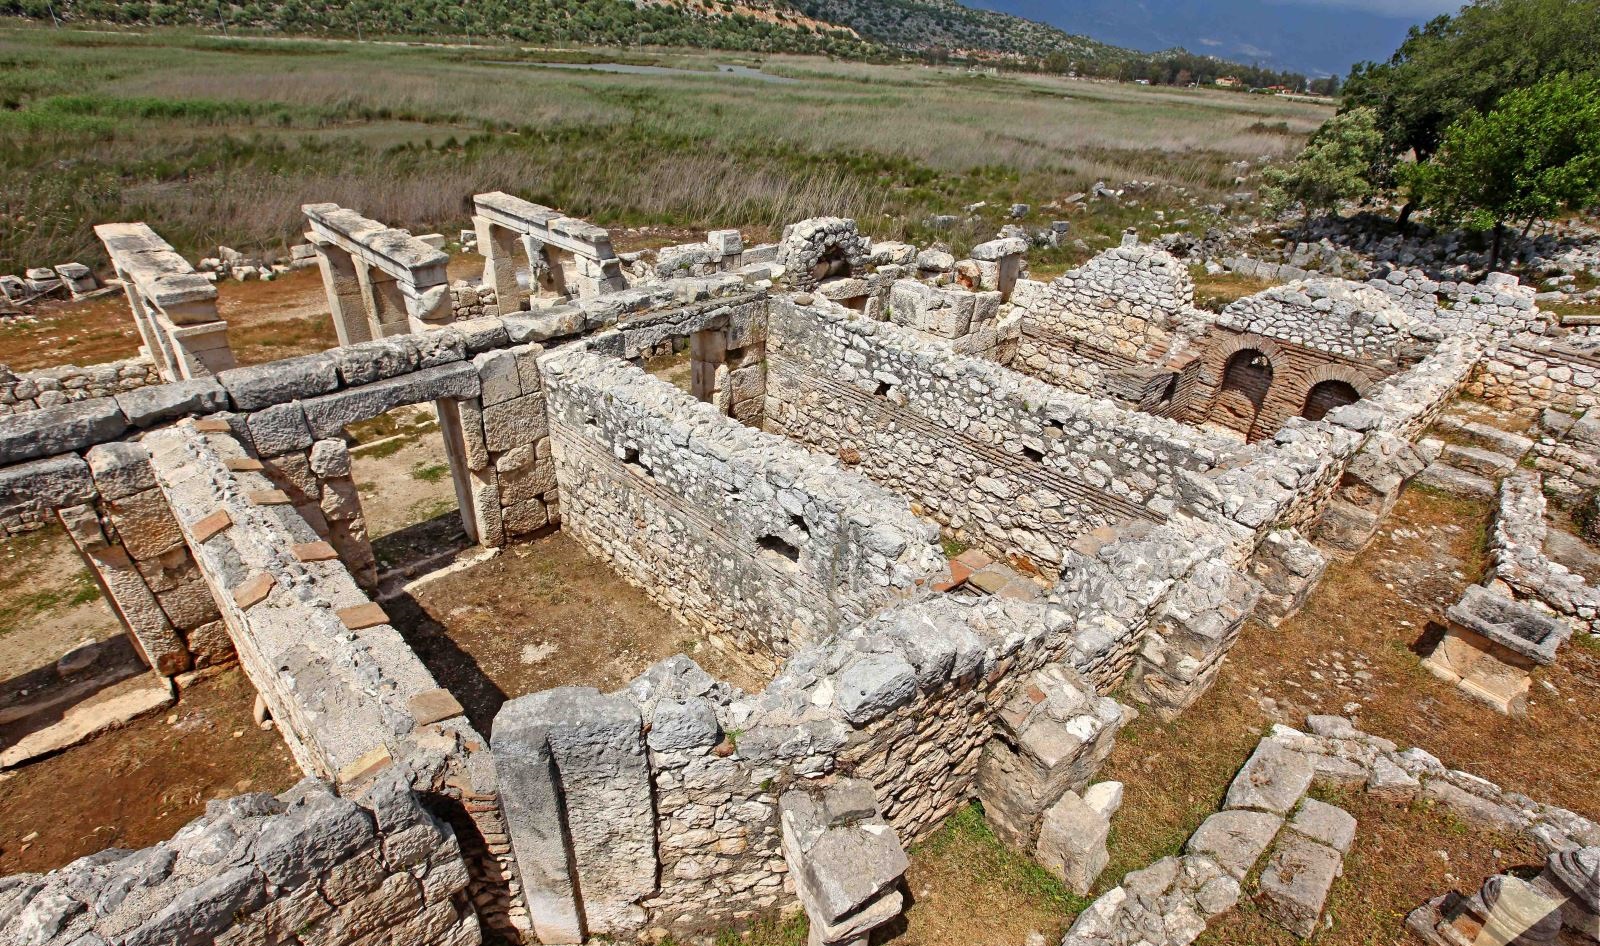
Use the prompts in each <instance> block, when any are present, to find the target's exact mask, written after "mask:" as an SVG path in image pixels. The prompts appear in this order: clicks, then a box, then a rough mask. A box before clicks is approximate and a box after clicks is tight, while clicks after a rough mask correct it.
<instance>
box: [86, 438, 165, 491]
mask: <svg viewBox="0 0 1600 946" xmlns="http://www.w3.org/2000/svg"><path fill="white" fill-rule="evenodd" d="M83 458H84V459H85V460H87V461H88V462H89V470H90V472H91V473H93V474H94V485H95V487H96V488H97V489H98V490H99V491H100V498H101V499H102V500H114V499H121V498H123V497H124V496H128V495H131V494H133V493H138V492H142V491H144V490H147V489H155V486H156V474H155V471H154V470H152V469H151V468H150V451H149V450H146V449H145V448H144V446H143V445H141V444H137V443H127V442H116V443H103V444H100V445H99V446H97V447H94V448H92V449H90V450H89V452H88V453H86V454H84V457H83Z"/></svg>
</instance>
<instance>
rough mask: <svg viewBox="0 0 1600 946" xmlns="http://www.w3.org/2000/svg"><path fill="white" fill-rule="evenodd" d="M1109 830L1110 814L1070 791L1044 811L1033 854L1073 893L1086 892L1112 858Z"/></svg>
mask: <svg viewBox="0 0 1600 946" xmlns="http://www.w3.org/2000/svg"><path fill="white" fill-rule="evenodd" d="M1110 833H1111V819H1110V818H1109V817H1107V816H1106V815H1105V814H1104V813H1102V812H1100V811H1097V810H1095V809H1094V808H1091V807H1090V806H1089V805H1088V804H1086V803H1085V802H1084V800H1083V799H1082V798H1079V797H1078V795H1077V794H1076V793H1074V792H1067V793H1066V794H1064V795H1062V796H1061V799H1060V800H1059V801H1057V802H1056V803H1055V804H1054V805H1051V806H1050V808H1049V809H1048V810H1046V811H1045V813H1044V819H1043V821H1042V823H1041V824H1040V827H1039V846H1038V848H1037V849H1036V851H1035V853H1034V857H1035V858H1036V859H1037V860H1038V861H1039V863H1040V864H1041V865H1043V866H1044V868H1045V869H1046V870H1048V871H1050V872H1051V873H1053V874H1055V875H1056V876H1057V877H1060V878H1061V879H1062V880H1063V881H1064V882H1065V883H1066V885H1067V888H1068V889H1070V890H1071V891H1072V892H1073V893H1075V894H1077V895H1078V896H1080V897H1081V896H1085V895H1086V894H1088V892H1089V890H1090V888H1092V887H1093V886H1094V882H1095V879H1096V878H1097V877H1099V876H1100V872H1101V871H1103V870H1105V868H1106V864H1107V863H1108V862H1109V861H1110V859H1111V855H1110V853H1109V852H1108V851H1107V850H1106V839H1107V838H1108V837H1109V836H1110Z"/></svg>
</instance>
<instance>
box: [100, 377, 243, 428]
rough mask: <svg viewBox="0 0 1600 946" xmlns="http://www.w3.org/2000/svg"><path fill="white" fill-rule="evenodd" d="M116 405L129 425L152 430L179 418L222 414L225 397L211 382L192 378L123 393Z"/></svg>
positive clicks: (226, 406)
mask: <svg viewBox="0 0 1600 946" xmlns="http://www.w3.org/2000/svg"><path fill="white" fill-rule="evenodd" d="M116 402H117V407H118V408H120V409H121V410H122V413H123V414H124V415H125V416H126V417H127V418H128V423H129V424H132V425H133V426H135V427H154V426H155V425H156V424H160V423H164V422H166V421H169V420H176V419H178V418H180V417H188V416H193V415H198V414H211V413H214V412H216V411H225V410H227V409H228V394H227V392H226V391H224V390H223V389H222V385H220V384H218V383H217V381H216V379H215V378H192V379H190V380H187V381H173V382H171V383H169V384H157V385H153V386H151V387H147V388H139V389H138V390H136V391H127V392H124V393H122V394H118V395H117V396H116Z"/></svg>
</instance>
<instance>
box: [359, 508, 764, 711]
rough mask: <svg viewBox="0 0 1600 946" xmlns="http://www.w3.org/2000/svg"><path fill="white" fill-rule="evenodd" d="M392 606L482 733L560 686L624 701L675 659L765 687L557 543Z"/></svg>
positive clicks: (444, 581)
mask: <svg viewBox="0 0 1600 946" xmlns="http://www.w3.org/2000/svg"><path fill="white" fill-rule="evenodd" d="M384 607H385V609H386V610H388V612H389V614H390V616H391V617H392V618H393V619H394V620H395V624H396V626H397V627H399V628H400V629H401V631H402V632H403V633H404V634H405V635H406V639H407V640H408V641H410V642H411V645H412V647H414V648H415V649H416V651H417V653H418V655H419V656H421V657H422V660H423V662H424V663H426V664H427V665H428V667H429V669H431V670H432V671H433V673H434V676H435V677H437V678H438V679H439V682H440V684H441V685H443V686H444V687H446V688H448V689H449V690H450V691H451V692H452V693H454V694H455V695H456V698H457V699H459V700H460V701H461V703H462V705H463V706H465V707H466V709H467V715H468V717H469V718H471V720H472V722H473V725H475V726H477V727H478V728H479V731H480V732H483V733H485V734H487V733H488V732H489V731H490V723H491V722H492V721H493V719H494V714H495V713H496V712H497V711H498V710H499V709H500V704H501V703H504V702H505V701H506V700H507V699H509V698H514V697H517V696H522V695H525V694H528V693H533V692H536V691H538V690H543V689H548V688H550V687H558V686H592V687H597V688H599V689H600V690H603V691H610V690H615V689H617V688H619V687H621V686H623V685H624V684H626V683H628V682H629V681H631V680H632V679H633V678H634V677H636V676H638V675H639V674H640V673H641V672H643V671H644V670H645V669H646V668H647V667H649V666H650V665H651V664H654V663H656V662H657V661H659V660H663V659H665V658H667V657H670V656H672V655H674V654H678V653H686V654H689V655H690V656H692V657H693V658H694V659H695V660H697V661H699V663H700V665H701V666H702V667H704V668H705V669H706V670H707V671H708V672H710V673H711V674H712V675H713V676H717V677H719V678H721V679H724V680H728V681H730V682H732V683H735V684H738V685H740V686H744V687H746V688H747V689H748V688H751V687H754V686H759V685H760V681H759V680H757V679H755V678H754V677H753V676H752V675H751V674H749V673H747V672H744V671H743V669H742V668H741V667H739V666H738V665H736V664H734V663H733V662H732V661H731V660H729V659H728V658H726V657H724V656H723V655H722V654H721V652H720V651H718V650H716V649H714V648H712V647H710V646H708V645H704V644H702V643H701V642H699V641H697V640H696V639H695V638H694V635H693V633H692V632H691V631H690V630H689V629H688V628H686V627H684V626H683V625H682V624H679V623H678V622H677V621H676V620H674V619H673V618H672V616H671V615H669V614H667V613H666V612H665V611H663V610H662V609H661V608H660V607H658V606H657V605H656V604H655V602H653V601H651V600H650V599H649V598H648V597H646V596H645V593H644V592H643V591H640V590H639V589H638V588H635V587H633V586H632V585H630V584H628V583H627V582H625V581H623V580H622V578H621V577H619V576H618V575H617V573H616V572H614V571H612V569H611V566H609V565H607V564H606V563H605V562H603V561H601V560H599V559H597V558H593V557H591V556H590V555H589V554H588V553H587V552H585V551H584V550H583V548H582V546H580V545H579V544H578V543H577V541H575V540H574V539H572V538H571V537H569V536H566V535H564V534H562V533H560V532H554V533H551V534H549V535H546V536H544V537H543V538H538V539H534V540H532V541H530V542H524V543H521V544H518V545H514V546H512V547H510V548H507V549H505V550H504V551H502V552H501V553H500V554H499V555H496V556H494V557H493V558H491V559H489V560H488V561H486V562H483V563H481V564H478V565H475V566H473V567H471V568H468V569H464V570H462V571H457V572H454V573H451V574H447V575H443V576H441V577H439V578H436V579H433V580H430V581H428V582H426V583H424V584H421V585H420V586H419V587H417V588H416V589H415V590H414V591H413V592H411V593H410V594H407V595H403V596H401V597H399V598H395V599H390V600H388V601H385V602H384Z"/></svg>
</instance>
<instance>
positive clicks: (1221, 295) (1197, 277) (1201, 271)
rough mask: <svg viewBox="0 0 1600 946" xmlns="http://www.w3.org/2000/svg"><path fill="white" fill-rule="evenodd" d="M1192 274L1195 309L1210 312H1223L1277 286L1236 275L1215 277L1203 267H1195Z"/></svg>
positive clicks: (1222, 274) (1269, 282) (1262, 280)
mask: <svg viewBox="0 0 1600 946" xmlns="http://www.w3.org/2000/svg"><path fill="white" fill-rule="evenodd" d="M1190 272H1191V274H1192V275H1193V276H1194V304H1195V307H1196V308H1200V309H1205V310H1207V311H1209V312H1221V311H1222V310H1223V309H1226V308H1227V307H1228V306H1230V305H1232V304H1233V303H1235V302H1238V301H1239V300H1240V299H1243V298H1244V297H1246V296H1253V295H1255V294H1256V293H1258V292H1261V291H1263V290H1266V289H1270V288H1272V286H1273V285H1275V283H1272V282H1271V281H1269V280H1265V279H1255V278H1252V277H1250V276H1240V275H1238V274H1236V273H1218V274H1217V275H1215V276H1213V275H1211V274H1210V273H1207V272H1206V271H1205V267H1203V266H1196V267H1193V268H1192V269H1191V270H1190Z"/></svg>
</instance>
